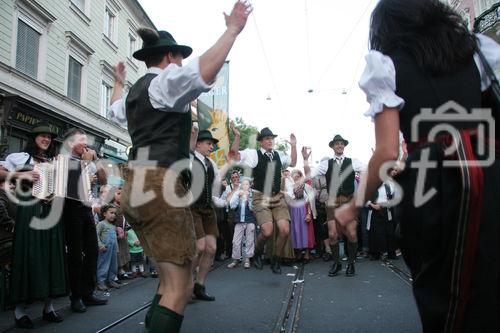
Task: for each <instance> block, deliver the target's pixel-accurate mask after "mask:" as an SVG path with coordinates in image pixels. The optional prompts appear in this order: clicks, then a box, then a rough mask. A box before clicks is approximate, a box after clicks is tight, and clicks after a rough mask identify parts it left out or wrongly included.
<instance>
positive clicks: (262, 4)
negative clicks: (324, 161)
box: [139, 0, 377, 163]
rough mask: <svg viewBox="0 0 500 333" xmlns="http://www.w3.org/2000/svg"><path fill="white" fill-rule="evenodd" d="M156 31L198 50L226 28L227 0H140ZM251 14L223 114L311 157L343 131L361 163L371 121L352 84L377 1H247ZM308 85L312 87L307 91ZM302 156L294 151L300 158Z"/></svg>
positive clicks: (233, 56)
mask: <svg viewBox="0 0 500 333" xmlns="http://www.w3.org/2000/svg"><path fill="white" fill-rule="evenodd" d="M139 2H140V3H141V5H142V6H143V8H144V9H145V11H146V12H147V13H148V15H149V17H150V18H151V20H152V21H153V23H154V24H155V25H156V27H157V28H158V29H159V30H167V31H169V32H170V33H171V34H172V35H173V36H174V38H175V39H176V40H177V43H179V44H184V45H189V46H191V47H192V48H193V54H192V55H191V56H190V57H189V58H188V59H186V60H185V62H184V63H187V62H189V61H190V60H191V59H192V58H194V57H196V56H200V55H201V54H203V52H205V51H206V50H207V49H208V48H210V47H211V46H212V45H213V44H214V43H215V41H216V40H217V39H218V37H219V36H220V35H221V34H222V33H223V32H224V30H225V21H224V16H223V14H222V13H223V12H226V13H229V12H230V11H231V8H232V6H233V4H234V1H233V0H182V1H158V0H139ZM251 3H252V5H253V8H254V10H253V13H252V14H251V16H250V17H249V19H248V22H247V25H246V27H245V29H244V30H243V32H242V33H241V34H240V36H239V37H238V39H237V41H236V43H235V45H234V46H233V49H232V50H231V52H230V54H229V56H228V60H229V66H230V67H229V117H230V118H231V119H234V118H236V117H241V118H243V120H244V121H245V123H247V124H249V125H253V126H256V127H257V128H258V129H259V130H260V129H261V128H263V127H269V128H271V130H272V131H273V132H274V133H275V134H278V135H279V138H289V135H290V133H294V134H295V135H296V136H297V139H298V149H299V156H300V148H301V147H302V146H309V147H311V148H312V152H313V153H312V159H313V161H319V160H320V159H321V158H322V157H325V156H332V155H333V151H332V150H331V149H330V148H329V147H328V143H329V142H330V140H331V139H332V138H333V137H334V136H335V134H341V135H342V136H343V137H344V138H345V139H347V140H349V145H348V146H347V147H346V150H345V154H346V156H348V157H352V158H356V159H359V160H361V161H362V162H364V163H367V162H368V160H369V158H370V156H371V149H372V148H373V147H374V131H373V123H372V121H371V119H370V118H367V117H365V116H364V115H363V113H364V112H365V111H366V110H368V107H369V105H368V103H367V102H366V97H365V94H364V93H363V92H362V91H361V90H360V89H359V87H358V80H359V78H360V76H361V74H362V72H363V70H364V67H365V64H366V63H365V60H364V56H365V55H366V54H367V52H368V29H369V20H370V14H371V12H372V10H373V8H374V7H375V5H376V3H377V0H350V1H341V0H252V1H251ZM311 90H312V92H310V91H311ZM300 160H301V158H299V161H300Z"/></svg>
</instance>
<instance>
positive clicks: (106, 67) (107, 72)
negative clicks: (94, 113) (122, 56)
mask: <svg viewBox="0 0 500 333" xmlns="http://www.w3.org/2000/svg"><path fill="white" fill-rule="evenodd" d="M101 71H102V74H101V84H100V97H99V114H100V115H101V116H103V117H105V118H107V114H108V112H107V111H108V109H109V101H104V100H103V86H104V85H106V86H109V87H111V91H110V98H111V94H112V91H113V85H114V81H115V80H114V77H113V66H111V65H110V64H109V63H108V62H107V61H105V60H101Z"/></svg>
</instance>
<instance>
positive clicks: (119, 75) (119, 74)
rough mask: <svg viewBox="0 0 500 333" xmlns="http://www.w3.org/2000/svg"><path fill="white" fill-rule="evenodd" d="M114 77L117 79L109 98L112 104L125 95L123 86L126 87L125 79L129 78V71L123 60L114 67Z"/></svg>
mask: <svg viewBox="0 0 500 333" xmlns="http://www.w3.org/2000/svg"><path fill="white" fill-rule="evenodd" d="M113 77H114V79H115V83H114V84H113V91H112V93H111V98H110V100H109V104H110V105H112V104H113V103H114V102H116V101H117V100H119V99H120V98H122V96H123V88H124V87H125V79H126V78H127V71H126V69H125V64H124V63H123V61H120V62H119V63H118V64H116V66H115V67H113Z"/></svg>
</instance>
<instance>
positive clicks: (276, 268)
mask: <svg viewBox="0 0 500 333" xmlns="http://www.w3.org/2000/svg"><path fill="white" fill-rule="evenodd" d="M271 270H272V271H273V273H274V274H281V266H280V257H278V256H273V257H272V258H271Z"/></svg>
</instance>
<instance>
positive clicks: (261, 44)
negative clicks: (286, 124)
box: [252, 9, 282, 112]
mask: <svg viewBox="0 0 500 333" xmlns="http://www.w3.org/2000/svg"><path fill="white" fill-rule="evenodd" d="M255 16H256V15H255V9H254V10H253V12H252V19H253V22H254V25H255V31H256V32H257V38H258V39H259V43H260V47H261V49H262V53H263V55H264V60H265V62H266V67H267V71H268V73H269V78H270V79H271V85H272V88H273V90H274V93H275V94H276V100H277V102H278V107H279V111H280V112H281V111H282V107H281V100H280V96H279V91H278V87H277V85H276V81H275V80H274V75H273V72H272V70H271V63H270V61H269V58H268V56H267V52H266V49H265V47H264V42H263V40H262V36H261V34H260V29H259V25H258V24H257V19H256V18H255Z"/></svg>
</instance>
